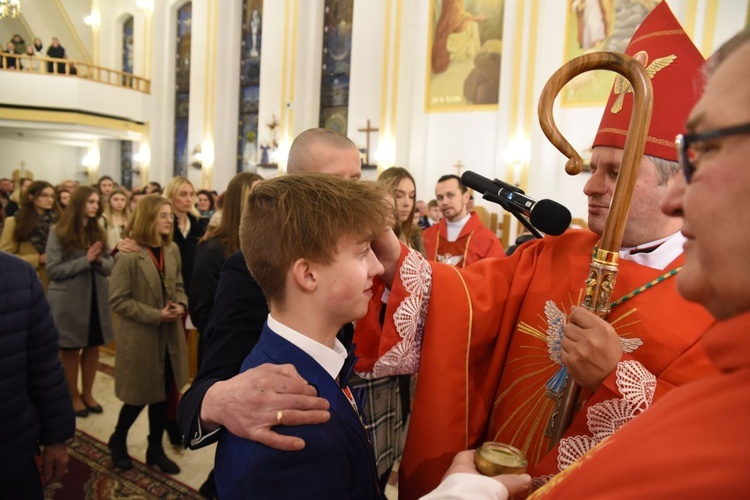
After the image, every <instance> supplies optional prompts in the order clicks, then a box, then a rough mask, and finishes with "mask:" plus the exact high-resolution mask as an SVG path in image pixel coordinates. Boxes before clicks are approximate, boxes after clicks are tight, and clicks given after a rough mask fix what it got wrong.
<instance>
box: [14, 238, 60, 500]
mask: <svg viewBox="0 0 750 500" xmlns="http://www.w3.org/2000/svg"><path fill="white" fill-rule="evenodd" d="M57 339H58V333H57V329H56V328H55V324H54V323H53V321H52V316H51V315H50V310H49V304H48V303H47V299H45V297H44V290H43V288H42V284H41V282H40V281H39V278H37V276H36V272H35V271H34V268H33V267H32V266H31V265H30V264H28V263H27V262H24V261H23V260H21V259H19V258H18V257H15V256H13V255H11V254H8V253H5V252H0V352H2V362H0V394H3V396H4V397H3V398H2V402H1V403H0V426H1V427H2V429H3V433H2V437H0V456H2V457H4V460H3V466H2V467H0V491H1V492H2V493H1V494H0V495H2V496H3V498H40V499H41V498H43V496H44V495H43V492H42V482H41V478H40V475H39V471H38V469H37V466H36V462H35V460H34V456H35V455H36V454H37V453H38V452H39V447H40V446H43V447H44V448H43V451H42V463H43V471H42V473H43V475H44V479H45V481H47V482H52V481H59V480H60V479H62V477H63V476H64V475H65V473H66V472H67V466H68V455H67V451H66V448H65V441H66V440H67V439H69V438H71V437H73V434H74V433H75V415H74V414H73V404H72V403H71V400H70V394H69V393H68V389H67V386H66V384H65V375H64V373H63V369H62V364H61V363H60V358H58V356H57Z"/></svg>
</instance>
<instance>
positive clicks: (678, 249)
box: [620, 231, 687, 269]
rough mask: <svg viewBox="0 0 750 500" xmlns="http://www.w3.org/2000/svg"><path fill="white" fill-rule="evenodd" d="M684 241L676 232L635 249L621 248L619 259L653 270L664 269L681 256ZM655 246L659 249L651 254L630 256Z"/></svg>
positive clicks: (685, 239)
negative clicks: (635, 251)
mask: <svg viewBox="0 0 750 500" xmlns="http://www.w3.org/2000/svg"><path fill="white" fill-rule="evenodd" d="M685 241H687V238H685V237H684V236H683V235H682V233H681V232H679V231H678V232H676V233H674V234H673V235H671V236H667V237H666V238H661V239H658V240H654V241H650V242H648V243H643V244H642V245H638V246H637V247H623V248H621V249H620V258H621V259H623V260H629V261H631V262H635V263H636V264H641V265H642V266H647V267H652V268H654V269H665V268H666V267H667V266H668V265H669V264H670V263H672V261H674V260H675V259H676V258H677V257H679V256H680V254H682V251H683V250H682V246H683V245H684V244H685ZM657 245H659V247H658V248H656V249H655V250H653V251H652V252H648V253H635V254H631V252H632V251H634V250H637V249H639V248H649V247H654V246H657Z"/></svg>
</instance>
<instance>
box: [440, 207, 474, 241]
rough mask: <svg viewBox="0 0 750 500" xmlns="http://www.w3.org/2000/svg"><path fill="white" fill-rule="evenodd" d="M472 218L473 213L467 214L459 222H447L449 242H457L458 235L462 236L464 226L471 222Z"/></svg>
mask: <svg viewBox="0 0 750 500" xmlns="http://www.w3.org/2000/svg"><path fill="white" fill-rule="evenodd" d="M470 217H471V213H470V212H467V213H466V217H464V218H463V219H461V220H457V221H455V222H450V221H449V220H446V221H445V224H446V229H447V232H448V241H456V240H457V239H458V235H459V234H461V231H463V229H464V226H465V225H466V223H467V222H469V218H470Z"/></svg>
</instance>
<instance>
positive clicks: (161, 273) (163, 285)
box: [147, 247, 167, 297]
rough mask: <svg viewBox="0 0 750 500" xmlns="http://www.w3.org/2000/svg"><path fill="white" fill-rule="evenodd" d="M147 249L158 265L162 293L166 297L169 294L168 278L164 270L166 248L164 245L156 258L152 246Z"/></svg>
mask: <svg viewBox="0 0 750 500" xmlns="http://www.w3.org/2000/svg"><path fill="white" fill-rule="evenodd" d="M147 250H148V254H149V255H150V256H151V260H152V261H153V263H154V265H155V266H156V271H157V272H158V273H159V278H160V281H161V292H162V295H163V296H164V297H166V296H167V278H166V276H165V272H164V248H163V247H162V249H161V251H160V252H159V258H158V259H157V258H156V255H154V251H153V250H151V249H150V248H147Z"/></svg>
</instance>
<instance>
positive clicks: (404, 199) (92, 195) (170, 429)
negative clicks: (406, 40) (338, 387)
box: [0, 37, 439, 474]
mask: <svg viewBox="0 0 750 500" xmlns="http://www.w3.org/2000/svg"><path fill="white" fill-rule="evenodd" d="M14 38H15V37H14ZM29 47H32V46H31V45H29ZM262 180H263V177H261V176H260V175H258V174H255V173H240V174H237V175H236V176H235V177H234V178H233V179H232V180H231V181H230V182H229V184H228V186H227V189H226V190H225V191H223V192H222V193H221V195H219V193H217V192H216V191H213V190H209V189H200V190H196V189H195V188H194V186H193V185H192V183H191V182H190V181H189V180H188V179H187V178H185V177H174V178H172V179H170V180H169V181H168V182H167V183H166V184H165V185H164V187H162V185H161V184H160V183H158V182H149V183H148V184H147V185H146V186H144V187H143V188H135V189H132V190H130V189H128V188H127V187H125V186H122V185H118V184H117V183H116V182H115V180H114V179H112V177H110V176H107V175H104V176H102V177H100V178H99V179H98V181H97V182H96V183H95V184H92V185H91V186H89V185H84V184H81V183H80V182H78V181H76V180H64V181H63V182H61V183H59V184H57V185H56V186H53V185H52V184H51V183H49V182H46V181H41V180H33V179H31V178H27V177H23V178H20V179H17V180H12V179H7V178H4V179H0V234H1V236H0V250H3V251H6V252H8V253H11V254H15V255H17V256H19V257H20V258H22V259H23V260H25V261H27V262H29V263H30V264H31V265H32V266H33V267H34V269H35V270H36V273H37V276H38V277H39V279H40V281H41V282H42V284H43V286H44V290H45V292H46V294H47V299H48V301H49V303H50V308H51V315H52V317H53V319H54V321H55V324H56V325H57V327H58V330H59V332H60V341H59V348H60V351H59V356H60V359H61V361H62V367H63V369H64V373H65V378H66V383H67V389H68V392H69V394H70V398H71V401H72V406H73V411H74V413H75V415H76V417H78V418H87V417H89V416H91V415H96V414H100V413H102V412H104V411H105V410H106V408H103V407H102V405H101V404H100V403H99V402H98V401H97V400H96V399H95V397H94V391H93V386H94V382H95V380H96V371H97V367H98V363H99V347H100V346H103V345H106V344H107V343H109V342H111V341H112V340H113V339H115V340H116V341H117V349H116V363H115V366H116V369H115V393H116V395H117V397H118V398H119V399H121V400H122V401H123V403H124V405H123V407H122V409H121V411H120V415H119V418H118V423H117V426H116V428H115V429H114V432H113V434H112V437H111V439H110V442H109V446H110V449H111V450H112V456H113V463H114V464H115V465H116V466H118V467H120V468H123V469H127V468H129V467H130V466H131V460H130V457H129V455H128V453H127V435H128V429H129V428H130V426H131V425H132V423H133V421H134V420H135V418H136V417H137V416H138V414H140V412H141V410H142V409H143V408H144V407H145V406H148V407H149V411H148V413H149V425H150V435H149V438H148V443H149V448H148V450H149V451H148V454H147V462H148V463H149V465H154V466H156V467H158V468H159V469H161V470H162V471H164V472H168V473H177V472H179V471H180V468H179V466H178V465H177V464H176V463H174V462H173V461H172V460H170V459H169V458H167V457H166V455H165V454H164V451H163V449H162V447H161V444H160V443H161V436H162V435H163V434H164V432H165V431H166V433H167V436H168V438H169V439H170V441H171V442H172V443H175V444H176V443H180V442H181V436H180V432H179V429H178V427H177V425H176V421H175V419H176V417H175V414H176V406H177V401H178V399H179V390H180V389H182V387H183V386H184V384H185V382H186V380H187V379H186V374H187V372H186V370H187V351H186V336H185V329H186V326H189V325H186V317H187V315H188V312H189V313H190V320H191V323H192V324H193V325H195V327H196V328H197V330H198V331H199V332H200V331H203V330H205V328H206V326H207V322H208V319H209V316H210V313H211V309H212V305H213V299H214V293H215V291H216V287H217V284H218V281H219V271H220V270H221V267H222V265H223V263H224V261H225V260H226V258H227V257H228V256H229V255H231V254H233V253H235V252H237V251H238V250H239V238H238V231H239V226H240V218H241V216H242V211H243V207H244V205H245V201H246V200H247V198H248V196H249V195H250V193H251V192H252V191H253V189H254V188H255V187H256V186H257V185H258V184H259V183H260V182H261V181H262ZM377 182H378V183H380V184H383V185H384V186H385V187H386V188H387V189H386V191H387V192H388V193H389V194H390V197H391V201H392V203H393V227H394V229H395V231H396V233H397V234H398V235H399V236H400V238H401V239H402V241H404V242H405V243H406V244H407V245H408V246H409V247H410V248H414V249H416V250H418V251H420V252H424V247H423V245H422V239H421V228H422V224H419V225H418V223H419V222H420V221H424V220H428V221H429V222H430V223H433V224H434V223H435V222H436V221H437V220H439V215H438V214H432V217H429V215H431V214H430V213H428V212H427V211H426V210H425V203H424V202H421V201H420V202H417V200H416V186H415V182H414V179H413V177H412V176H411V175H410V174H409V172H408V170H406V169H404V168H400V167H394V168H390V169H388V170H386V171H384V172H383V173H382V174H381V175H380V177H379V178H378V181H377ZM430 206H431V207H436V206H437V205H436V203H435V202H434V200H433V201H432V202H430ZM162 212H164V213H162ZM437 212H438V213H439V210H438V211H437ZM139 266H140V267H141V268H142V271H143V272H144V274H145V275H146V276H148V277H150V278H153V280H154V283H151V284H149V283H145V282H144V283H136V282H135V281H133V280H132V276H133V273H132V271H133V269H137V268H139ZM152 268H153V269H152ZM196 280H197V281H198V282H200V283H201V286H200V287H191V282H195V281H196ZM149 285H153V286H149ZM159 290H161V292H162V293H161V294H160V293H158V292H159ZM113 313H115V314H116V315H117V317H118V321H117V322H116V323H117V324H116V326H115V324H114V323H115V322H113ZM146 330H148V334H143V332H145V331H146ZM134 332H140V333H134ZM198 339H199V350H198V352H199V363H200V355H201V354H202V349H201V347H202V343H201V342H200V341H201V336H200V335H199V337H198ZM147 352H148V353H149V354H150V355H151V356H152V357H153V363H150V364H149V366H151V367H152V368H153V370H150V371H144V370H143V363H142V361H143V356H144V355H145V353H147ZM134 363H138V367H139V368H138V369H134V366H133V364H134ZM79 371H80V373H81V377H80V379H79ZM79 380H80V385H79ZM398 386H399V381H398V380H397V379H396V378H395V377H394V380H393V383H392V384H389V387H390V389H389V391H392V392H394V394H392V395H391V396H392V397H395V398H396V399H400V401H401V403H402V406H403V410H402V411H403V421H405V419H406V416H407V415H408V412H409V410H408V408H409V406H410V404H409V401H410V393H411V392H412V391H413V381H412V380H411V379H410V378H409V377H403V379H402V380H401V381H400V387H401V394H400V395H399V392H398V390H397V389H396V387H398ZM399 396H400V397H399ZM401 429H402V418H399V419H398V422H395V421H394V422H393V429H389V431H388V432H396V433H399V432H401ZM388 442H389V443H390V442H391V440H390V439H389V440H388ZM402 442H403V441H402V440H401V439H397V440H395V441H394V442H393V444H392V445H389V446H392V447H394V449H393V450H392V456H394V457H395V456H397V455H398V454H400V452H401V443H402ZM391 466H392V463H389V466H388V467H387V468H386V469H384V470H386V471H387V473H388V474H389V473H390V468H391Z"/></svg>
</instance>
